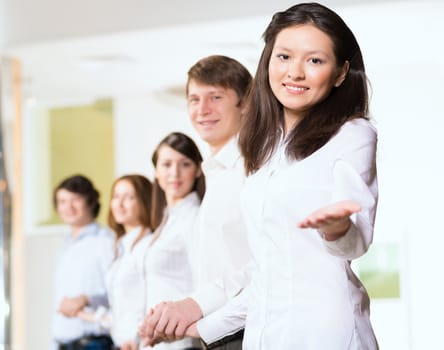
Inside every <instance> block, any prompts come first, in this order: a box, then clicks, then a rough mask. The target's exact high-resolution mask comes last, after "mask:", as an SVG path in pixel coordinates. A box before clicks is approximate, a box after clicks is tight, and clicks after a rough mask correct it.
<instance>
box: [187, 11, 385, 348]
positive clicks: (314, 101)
mask: <svg viewBox="0 0 444 350" xmlns="http://www.w3.org/2000/svg"><path fill="white" fill-rule="evenodd" d="M264 39H265V47H264V50H263V52H262V56H261V58H260V62H259V66H258V69H257V73H256V77H255V78H254V81H253V85H252V89H251V92H250V96H249V101H248V103H247V110H246V114H245V115H244V124H243V126H242V129H241V132H240V137H239V144H240V148H241V152H242V154H243V156H244V159H245V168H246V172H247V175H248V178H247V180H246V183H245V187H244V189H243V193H242V209H243V214H244V217H245V219H246V222H247V228H248V231H249V232H248V233H249V241H250V245H251V248H252V252H253V256H254V261H255V263H256V266H257V269H256V272H255V273H254V277H253V281H252V283H251V284H250V286H249V287H248V288H246V289H244V291H243V292H242V293H241V294H240V295H239V296H238V297H237V298H236V299H235V300H233V301H232V302H231V303H230V304H228V305H227V306H226V307H225V308H224V309H221V310H220V311H219V312H216V313H214V314H210V315H209V316H208V317H206V318H204V319H203V320H201V321H199V322H198V323H197V328H196V327H193V326H192V327H190V329H189V330H188V332H187V334H190V335H193V334H194V335H198V334H199V335H200V336H201V337H202V338H203V339H204V340H205V341H206V342H207V343H208V342H210V343H211V342H214V341H217V340H218V339H219V338H220V337H222V336H224V335H226V334H227V333H229V332H235V331H237V329H239V328H241V327H242V326H243V325H244V323H245V336H244V343H243V349H247V350H259V349H279V350H294V349H304V350H321V349H322V350H323V349H329V350H344V349H353V350H356V349H369V350H374V349H377V348H378V345H377V342H376V339H375V336H374V333H373V330H372V327H371V324H370V318H369V297H368V295H367V292H366V290H365V288H364V286H363V285H362V283H361V282H360V281H359V280H358V278H357V277H356V276H355V274H354V273H353V271H352V269H351V267H350V262H351V260H353V259H356V258H358V257H360V256H361V255H363V254H364V253H365V252H366V251H367V249H368V248H369V245H370V244H371V242H372V236H373V226H374V218H375V212H376V203H377V195H378V190H377V177H376V164H375V158H376V142H377V136H376V131H375V129H374V128H373V126H372V125H371V124H370V122H369V117H368V95H367V81H366V74H365V69H364V64H363V59H362V55H361V50H360V48H359V45H358V43H357V41H356V39H355V37H354V35H353V33H352V32H351V31H350V29H349V28H348V27H347V25H346V24H345V23H344V21H343V20H342V19H341V18H340V17H339V16H338V15H337V14H336V13H334V12H333V11H331V10H330V9H328V8H326V7H324V6H322V5H319V4H316V3H308V4H299V5H296V6H293V7H291V8H289V9H288V10H286V11H283V12H278V13H276V14H275V15H274V16H273V19H272V21H271V23H270V24H269V26H268V27H267V29H266V31H265V33H264ZM245 318H246V320H245Z"/></svg>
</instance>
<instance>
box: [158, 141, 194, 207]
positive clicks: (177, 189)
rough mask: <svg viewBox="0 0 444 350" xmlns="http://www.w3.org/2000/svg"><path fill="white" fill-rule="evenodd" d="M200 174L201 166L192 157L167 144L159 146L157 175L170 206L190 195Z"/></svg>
mask: <svg viewBox="0 0 444 350" xmlns="http://www.w3.org/2000/svg"><path fill="white" fill-rule="evenodd" d="M200 175H201V172H200V168H198V166H197V165H196V163H194V162H193V161H192V160H191V159H190V158H188V157H186V156H185V155H183V154H182V153H180V152H177V151H176V150H174V149H173V148H171V147H169V146H167V145H162V146H161V147H160V148H159V151H158V154H157V164H156V169H155V176H156V179H157V182H158V183H159V186H160V188H161V189H162V190H163V191H164V192H165V196H166V199H167V203H168V206H173V205H174V204H175V203H176V202H177V201H178V200H180V199H182V198H184V197H185V196H186V195H188V194H189V193H190V192H191V191H192V189H193V186H194V182H195V181H196V178H197V177H199V176H200Z"/></svg>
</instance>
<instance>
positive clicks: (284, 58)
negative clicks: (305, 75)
mask: <svg viewBox="0 0 444 350" xmlns="http://www.w3.org/2000/svg"><path fill="white" fill-rule="evenodd" d="M278 57H279V58H280V59H281V60H288V59H289V57H290V56H288V55H284V54H280V55H278Z"/></svg>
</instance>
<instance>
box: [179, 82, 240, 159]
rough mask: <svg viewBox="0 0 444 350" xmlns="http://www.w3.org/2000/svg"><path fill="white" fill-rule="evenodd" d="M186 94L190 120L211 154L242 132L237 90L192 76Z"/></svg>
mask: <svg viewBox="0 0 444 350" xmlns="http://www.w3.org/2000/svg"><path fill="white" fill-rule="evenodd" d="M187 97H188V113H189V115H190V118H191V123H192V124H193V126H194V128H195V129H196V131H197V132H198V133H199V135H200V137H201V138H202V139H203V140H204V141H205V142H207V143H208V144H209V146H210V148H211V153H212V154H215V153H217V152H218V151H219V150H220V149H221V148H222V147H223V146H224V145H225V144H226V143H227V142H228V141H229V140H230V139H231V138H232V137H233V136H234V135H236V134H237V133H238V131H239V127H240V121H241V107H240V106H239V97H238V96H237V94H236V91H235V90H233V89H226V88H223V87H221V86H217V85H207V84H204V83H201V82H198V81H196V80H193V79H191V80H190V81H189V84H188V96H187Z"/></svg>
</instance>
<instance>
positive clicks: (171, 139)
mask: <svg viewBox="0 0 444 350" xmlns="http://www.w3.org/2000/svg"><path fill="white" fill-rule="evenodd" d="M162 146H168V147H171V148H172V149H174V150H175V151H177V152H179V153H181V154H183V155H184V156H185V157H187V158H189V159H190V160H191V161H193V163H194V164H196V166H197V168H200V166H201V164H202V155H201V154H200V151H199V148H198V147H197V145H196V144H195V143H194V141H193V140H192V139H191V138H190V137H188V136H187V135H185V134H183V133H181V132H172V133H171V134H168V135H167V136H166V137H165V138H164V139H163V140H162V141H160V143H159V145H158V146H157V147H156V149H155V151H154V153H153V156H152V162H153V165H154V167H156V165H157V158H158V156H159V150H160V148H161V147H162ZM192 191H196V193H197V195H198V196H199V198H200V199H202V198H203V196H204V194H205V177H204V175H203V174H201V175H200V176H199V177H198V178H196V180H195V182H194V185H193V189H192ZM166 206H167V202H166V197H165V192H164V191H163V190H162V188H160V185H159V182H158V181H157V179H155V180H154V183H153V196H152V206H151V222H152V224H153V227H154V229H156V228H157V227H159V225H160V223H161V222H162V219H163V215H164V211H165V208H166Z"/></svg>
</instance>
